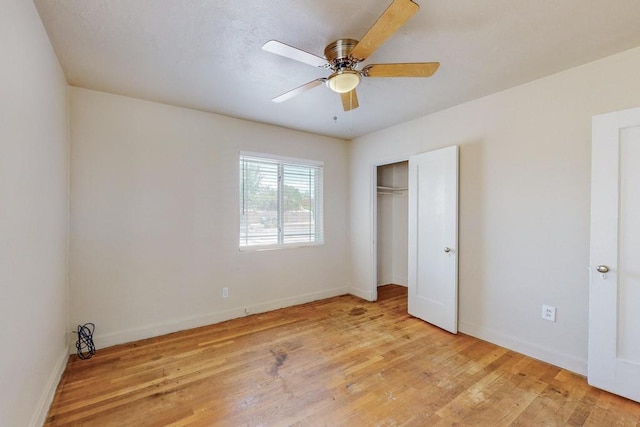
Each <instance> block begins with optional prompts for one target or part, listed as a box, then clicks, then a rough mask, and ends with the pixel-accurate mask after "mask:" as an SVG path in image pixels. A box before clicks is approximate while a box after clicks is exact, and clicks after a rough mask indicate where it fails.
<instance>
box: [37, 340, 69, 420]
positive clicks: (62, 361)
mask: <svg viewBox="0 0 640 427" xmlns="http://www.w3.org/2000/svg"><path fill="white" fill-rule="evenodd" d="M68 359H69V355H68V354H67V352H66V351H63V352H62V353H61V354H60V356H59V357H58V360H57V361H56V364H55V366H54V368H53V371H52V372H51V375H50V376H49V380H48V381H47V385H46V387H45V389H44V391H43V392H42V396H40V401H39V402H38V406H37V408H36V411H35V412H34V414H33V417H32V418H31V422H30V423H29V425H30V426H32V427H40V426H42V425H43V424H44V422H45V421H46V420H47V414H48V413H49V407H51V402H53V396H54V395H55V393H56V389H57V388H58V384H59V383H60V378H62V374H64V370H65V368H66V367H67V360H68Z"/></svg>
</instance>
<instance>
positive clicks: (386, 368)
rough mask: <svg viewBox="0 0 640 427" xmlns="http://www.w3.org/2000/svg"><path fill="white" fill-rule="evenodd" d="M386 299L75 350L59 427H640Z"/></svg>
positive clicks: (394, 297)
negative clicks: (83, 354) (83, 356)
mask: <svg viewBox="0 0 640 427" xmlns="http://www.w3.org/2000/svg"><path fill="white" fill-rule="evenodd" d="M379 297H380V300H379V301H378V302H376V303H368V302H364V301H363V300H360V299H358V298H355V297H352V296H343V297H336V298H330V299H326V300H322V301H318V302H314V303H310V304H305V305H301V306H296V307H291V308H286V309H282V310H277V311H273V312H270V313H266V314H259V315H253V316H249V317H246V318H242V319H236V320H232V321H229V322H225V323H221V324H217V325H212V326H207V327H203V328H197V329H192V330H188V331H183V332H179V333H175V334H170V335H165V336H162V337H158V338H153V339H148V340H143V341H138V342H134V343H130V344H125V345H120V346H116V347H111V348H108V349H104V350H98V352H97V354H96V355H95V356H94V357H93V358H92V359H90V360H84V361H83V360H78V359H77V358H76V357H75V356H73V357H71V358H70V360H69V363H68V366H67V370H66V372H65V374H64V376H63V378H62V381H61V383H60V385H59V387H58V390H57V392H56V395H55V398H54V401H53V404H52V406H51V409H50V412H49V416H48V419H47V424H46V425H51V426H54V425H55V426H62V425H91V426H103V425H109V426H161V425H172V426H182V425H200V426H211V425H215V426H227V425H228V426H244V425H247V426H259V425H278V426H279V425H283V426H287V425H299V426H316V425H330V426H336V425H349V426H368V425H386V426H395V425H419V426H433V425H438V426H448V425H480V426H500V425H525V426H541V425H545V426H556V425H557V426H563V425H571V426H580V425H589V426H613V425H624V426H634V425H640V404H637V403H634V402H631V401H629V400H626V399H623V398H620V397H617V396H614V395H612V394H609V393H606V392H603V391H600V390H597V389H595V388H592V387H590V386H588V385H587V383H586V381H585V379H584V378H583V377H581V376H579V375H576V374H573V373H571V372H567V371H564V370H562V369H559V368H557V367H554V366H551V365H548V364H546V363H542V362H539V361H536V360H533V359H531V358H528V357H525V356H522V355H520V354H518V353H514V352H512V351H508V350H505V349H504V348H501V347H497V346H495V345H492V344H488V343H486V342H484V341H480V340H478V339H475V338H472V337H469V336H466V335H463V334H459V335H451V334H449V333H446V332H444V331H442V330H440V329H438V328H435V327H432V326H430V325H428V324H426V323H424V322H422V321H420V320H417V319H414V318H412V317H410V316H408V315H407V306H406V299H407V293H406V289H405V288H403V287H399V286H385V287H383V288H380V290H379ZM98 326H99V325H98ZM5 386H6V385H5ZM639 386H640V385H639Z"/></svg>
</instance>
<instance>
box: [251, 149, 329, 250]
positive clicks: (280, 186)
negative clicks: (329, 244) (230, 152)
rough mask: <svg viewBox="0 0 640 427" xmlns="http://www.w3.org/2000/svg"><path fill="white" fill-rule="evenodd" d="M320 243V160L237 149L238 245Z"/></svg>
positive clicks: (321, 236) (321, 238) (321, 240)
mask: <svg viewBox="0 0 640 427" xmlns="http://www.w3.org/2000/svg"><path fill="white" fill-rule="evenodd" d="M322 242H323V233H322V164H321V163H319V162H311V161H305V160H290V159H278V158H270V157H262V155H256V156H254V155H246V154H241V155H240V247H249V246H270V245H304V244H315V243H322Z"/></svg>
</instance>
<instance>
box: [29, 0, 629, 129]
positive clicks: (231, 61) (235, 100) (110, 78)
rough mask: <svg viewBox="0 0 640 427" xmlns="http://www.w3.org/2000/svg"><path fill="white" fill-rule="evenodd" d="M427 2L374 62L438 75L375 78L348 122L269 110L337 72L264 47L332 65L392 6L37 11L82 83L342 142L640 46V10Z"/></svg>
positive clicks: (93, 2) (303, 102) (271, 1)
mask: <svg viewBox="0 0 640 427" xmlns="http://www.w3.org/2000/svg"><path fill="white" fill-rule="evenodd" d="M416 1H417V3H419V4H420V10H419V11H418V13H417V14H416V15H415V16H414V17H413V18H411V20H409V22H408V23H407V24H406V25H405V26H404V27H402V28H401V29H400V31H398V32H397V33H396V34H395V35H393V36H392V37H391V38H390V39H389V40H388V41H387V42H386V43H385V44H384V45H383V46H382V47H381V48H380V49H378V50H377V51H376V52H375V53H374V54H373V55H371V57H370V58H369V59H368V61H367V62H366V63H385V62H423V61H424V62H427V61H440V63H441V65H440V69H439V70H438V72H437V73H436V74H435V75H434V76H433V77H431V78H428V79H424V78H394V79H385V78H378V79H364V80H363V81H362V82H361V84H360V86H359V87H358V98H359V101H360V108H358V109H357V110H353V111H351V112H348V113H345V112H344V111H342V104H341V101H340V97H339V96H338V94H335V93H333V92H331V90H329V89H328V88H326V87H325V86H319V87H317V88H315V89H313V90H311V91H308V92H305V93H303V94H302V95H300V96H298V97H296V98H293V99H291V100H289V101H286V102H284V103H280V104H276V103H272V102H271V101H270V100H271V98H273V97H275V96H277V95H280V94H282V93H283V92H286V91H288V90H290V89H293V88H295V87H297V86H300V85H302V84H304V83H307V82H309V81H311V80H313V79H316V78H319V77H326V76H327V75H328V74H329V73H328V72H327V71H326V70H323V69H319V68H314V67H311V66H309V65H305V64H302V63H299V62H295V61H292V60H290V59H287V58H283V57H279V56H276V55H274V54H271V53H268V52H265V51H263V50H262V49H261V46H262V45H263V44H264V43H265V42H266V41H268V40H271V39H275V40H279V41H281V42H284V43H287V44H290V45H293V46H296V47H298V48H300V49H303V50H306V51H308V52H311V53H314V54H316V55H319V56H323V51H324V47H325V46H326V45H327V44H329V43H330V42H332V41H334V40H336V39H339V38H355V39H360V38H361V37H362V36H363V35H364V33H365V32H366V31H367V29H368V28H369V27H370V26H371V25H372V24H373V23H374V22H375V20H376V19H377V18H378V16H379V15H380V14H381V13H382V12H383V11H384V10H385V8H386V7H387V6H388V5H389V4H390V3H391V0H357V1H356V0H322V1H318V0H244V1H240V0H179V1H176V0H135V1H133V0H35V3H36V6H37V8H38V11H39V13H40V16H41V17H42V21H43V23H44V26H45V27H46V29H47V32H48V33H49V37H50V38H51V41H52V43H53V46H54V49H55V51H56V54H57V55H58V58H59V60H60V63H61V64H62V67H63V69H64V72H65V74H66V77H67V81H68V82H69V84H71V85H73V86H78V87H83V88H89V89H95V90H99V91H104V92H110V93H114V94H120V95H126V96H131V97H135V98H141V99H147V100H151V101H157V102H162V103H166V104H171V105H177V106H183V107H188V108H194V109H197V110H203V111H210V112H214V113H220V114H225V115H228V116H233V117H239V118H243V119H248V120H254V121H258V122H264V123H271V124H275V125H280V126H284V127H288V128H293V129H300V130H304V131H307V132H312V133H318V134H323V135H330V136H336V137H340V138H345V139H352V138H354V137H356V136H360V135H364V134H367V133H370V132H373V131H376V130H379V129H382V128H386V127H389V126H392V125H394V124H397V123H401V122H404V121H407V120H410V119H413V118H416V117H419V116H422V115H425V114H429V113H432V112H435V111H439V110H442V109H445V108H447V107H450V106H453V105H456V104H460V103H463V102H466V101H469V100H472V99H475V98H479V97H481V96H484V95H488V94H491V93H495V92H498V91H501V90H503V89H506V88H509V87H513V86H516V85H519V84H522V83H525V82H528V81H531V80H535V79H537V78H540V77H542V76H545V75H549V74H553V73H556V72H558V71H561V70H565V69H568V68H571V67H574V66H576V65H580V64H583V63H586V62H589V61H592V60H595V59H598V58H601V57H604V56H607V55H610V54H613V53H616V52H620V51H623V50H626V49H629V48H632V47H636V46H639V45H640V1H638V0H588V1H585V0H535V1H532V0H483V1H478V0H416ZM366 63H365V64H366ZM630 72H631V71H630ZM633 72H637V70H635V71H633Z"/></svg>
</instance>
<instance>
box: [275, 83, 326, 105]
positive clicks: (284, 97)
mask: <svg viewBox="0 0 640 427" xmlns="http://www.w3.org/2000/svg"><path fill="white" fill-rule="evenodd" d="M326 81H327V79H326V78H324V77H323V78H321V79H316V80H312V81H310V82H309V83H307V84H303V85H302V86H299V87H297V88H295V89H292V90H290V91H289V92H285V93H283V94H282V95H280V96H276V97H275V98H273V99H272V101H273V102H282V101H286V100H287V99H291V98H293V97H294V96H298V95H300V94H301V93H302V92H306V91H308V90H309V89H313V88H314V87H316V86H320V85H321V84H322V83H324V82H326Z"/></svg>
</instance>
